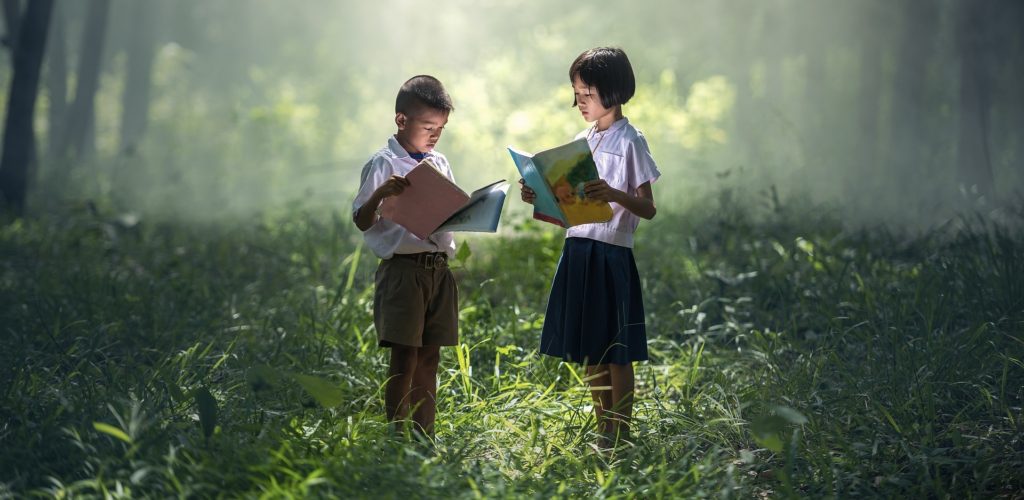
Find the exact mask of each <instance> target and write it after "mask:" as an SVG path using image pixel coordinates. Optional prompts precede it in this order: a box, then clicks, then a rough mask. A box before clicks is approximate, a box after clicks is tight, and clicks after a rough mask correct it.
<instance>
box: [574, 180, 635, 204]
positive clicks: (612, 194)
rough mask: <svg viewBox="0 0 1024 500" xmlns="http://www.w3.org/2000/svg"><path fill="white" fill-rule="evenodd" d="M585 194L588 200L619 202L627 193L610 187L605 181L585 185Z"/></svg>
mask: <svg viewBox="0 0 1024 500" xmlns="http://www.w3.org/2000/svg"><path fill="white" fill-rule="evenodd" d="M583 192H584V193H585V194H586V195H587V198H590V199H594V200H598V201H614V202H618V201H619V200H620V199H621V196H622V195H623V194H625V193H623V192H622V191H619V190H618V189H615V188H613V187H611V186H609V185H608V183H607V182H605V180H604V179H597V180H593V181H590V182H588V183H586V184H584V185H583Z"/></svg>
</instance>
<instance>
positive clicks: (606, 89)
mask: <svg viewBox="0 0 1024 500" xmlns="http://www.w3.org/2000/svg"><path fill="white" fill-rule="evenodd" d="M577 76H578V77H579V78H580V80H582V81H583V83H585V84H587V85H589V86H591V87H597V92H598V93H599V94H601V105H602V106H604V107H605V108H611V107H613V106H618V105H621V104H626V103H627V102H629V99H630V98H632V97H633V93H634V92H636V78H635V77H634V76H633V66H632V65H630V64H629V58H628V57H626V53H625V52H623V51H622V49H620V48H618V47H597V48H593V49H590V50H588V51H586V52H584V53H582V54H580V55H579V57H577V58H576V60H575V61H573V62H572V66H569V81H570V82H574V83H575V81H576V77H577ZM572 105H573V106H574V107H575V106H576V96H575V95H574V96H573V98H572Z"/></svg>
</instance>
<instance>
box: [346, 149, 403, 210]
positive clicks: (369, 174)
mask: <svg viewBox="0 0 1024 500" xmlns="http://www.w3.org/2000/svg"><path fill="white" fill-rule="evenodd" d="M392 172H394V167H392V166H391V162H389V161H388V160H387V159H386V158H384V157H383V156H374V157H373V158H370V161H368V162H366V165H364V166H363V171H362V173H361V174H360V176H359V192H358V193H356V199H355V201H353V202H352V213H353V214H355V213H356V211H357V210H359V207H362V206H363V205H365V204H366V202H367V201H369V199H370V196H372V195H373V192H374V191H376V190H377V188H378V187H380V185H381V184H384V181H386V180H388V179H389V178H390V177H391V174H392ZM374 208H376V207H374Z"/></svg>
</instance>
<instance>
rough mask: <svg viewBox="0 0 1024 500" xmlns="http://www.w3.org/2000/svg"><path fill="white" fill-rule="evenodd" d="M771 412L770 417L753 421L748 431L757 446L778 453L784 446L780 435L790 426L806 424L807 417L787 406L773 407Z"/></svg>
mask: <svg viewBox="0 0 1024 500" xmlns="http://www.w3.org/2000/svg"><path fill="white" fill-rule="evenodd" d="M772 410H773V411H772V414H771V415H766V416H763V417H760V418H757V419H755V420H754V421H753V422H752V423H751V425H750V431H751V433H752V434H753V435H754V440H755V441H757V443H758V444H760V445H761V446H764V447H765V448H768V449H769V450H772V451H774V452H776V453H778V452H781V451H782V448H783V446H784V443H783V439H782V434H783V433H784V432H786V430H787V428H788V427H789V426H790V425H802V424H806V423H807V417H805V416H804V415H803V414H802V413H800V412H798V411H796V410H794V409H792V408H790V407H788V406H775V407H773V408H772Z"/></svg>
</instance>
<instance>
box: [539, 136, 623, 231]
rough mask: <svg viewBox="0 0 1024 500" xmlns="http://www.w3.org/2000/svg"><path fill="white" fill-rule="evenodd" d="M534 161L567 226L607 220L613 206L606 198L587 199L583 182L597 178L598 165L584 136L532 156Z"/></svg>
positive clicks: (609, 217) (609, 218)
mask: <svg viewBox="0 0 1024 500" xmlns="http://www.w3.org/2000/svg"><path fill="white" fill-rule="evenodd" d="M533 164H534V166H536V168H537V170H539V171H540V172H541V173H542V174H543V176H544V180H545V182H547V184H548V186H550V187H551V192H552V193H553V194H554V198H555V200H556V202H557V203H558V208H559V209H561V211H562V213H563V214H565V219H566V222H567V224H566V225H567V226H576V225H579V224H588V223H592V222H607V221H609V220H611V218H612V207H611V205H609V204H608V202H606V201H598V200H594V199H591V198H587V197H586V195H585V194H584V193H583V185H584V184H586V183H587V182H590V181H593V180H598V179H600V177H598V175H597V165H596V164H595V163H594V156H593V154H592V153H591V151H590V145H589V144H588V143H587V140H586V139H584V138H582V137H581V138H579V139H576V140H574V141H572V142H570V143H568V144H563V145H561V146H558V147H556V148H552V149H548V150H546V151H541V152H540V153H537V154H535V155H533Z"/></svg>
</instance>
